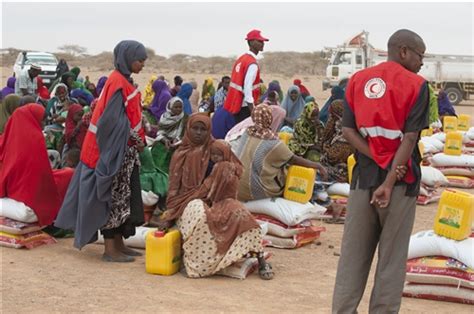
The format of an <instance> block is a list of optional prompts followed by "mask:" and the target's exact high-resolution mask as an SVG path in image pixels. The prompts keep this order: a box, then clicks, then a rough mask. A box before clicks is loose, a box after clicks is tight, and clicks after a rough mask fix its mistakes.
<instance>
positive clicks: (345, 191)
mask: <svg viewBox="0 0 474 314" xmlns="http://www.w3.org/2000/svg"><path fill="white" fill-rule="evenodd" d="M326 191H327V192H328V194H329V195H343V196H349V193H350V191H351V185H350V184H349V183H334V184H333V185H331V186H330V187H328V188H327V190H326Z"/></svg>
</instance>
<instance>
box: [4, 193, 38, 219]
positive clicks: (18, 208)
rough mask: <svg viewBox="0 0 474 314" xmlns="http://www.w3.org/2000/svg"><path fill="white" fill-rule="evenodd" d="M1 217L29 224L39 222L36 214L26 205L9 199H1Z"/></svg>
mask: <svg viewBox="0 0 474 314" xmlns="http://www.w3.org/2000/svg"><path fill="white" fill-rule="evenodd" d="M0 216H3V217H7V218H10V219H13V220H16V221H21V222H27V223H32V222H37V221H38V217H36V214H35V212H34V211H33V210H32V209H31V208H29V207H28V206H26V205H25V203H23V202H18V201H15V200H14V199H11V198H8V197H5V198H0Z"/></svg>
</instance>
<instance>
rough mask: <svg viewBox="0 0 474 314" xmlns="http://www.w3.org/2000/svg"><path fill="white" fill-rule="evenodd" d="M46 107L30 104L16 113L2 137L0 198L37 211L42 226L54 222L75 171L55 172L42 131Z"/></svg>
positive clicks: (0, 148) (0, 140)
mask: <svg viewBox="0 0 474 314" xmlns="http://www.w3.org/2000/svg"><path fill="white" fill-rule="evenodd" d="M44 112H45V110H44V107H43V106H41V105H38V104H27V105H25V106H22V107H20V108H18V109H16V110H15V112H13V114H12V116H11V117H10V119H9V120H8V122H7V124H6V126H5V131H4V133H3V134H2V135H1V136H0V197H9V198H11V199H14V200H16V201H19V202H23V203H25V204H26V205H27V206H28V207H30V208H31V209H33V211H34V212H35V214H36V216H37V217H38V222H39V224H40V225H41V226H47V225H50V224H52V223H53V221H54V220H55V219H56V216H57V214H58V211H59V208H60V206H61V203H62V201H63V199H64V196H65V194H66V191H67V188H68V185H69V182H70V180H71V178H72V175H73V173H74V170H72V169H70V168H66V169H62V170H52V169H51V166H50V161H49V159H48V153H47V152H46V143H45V140H44V136H43V132H42V130H41V126H42V121H43V117H44Z"/></svg>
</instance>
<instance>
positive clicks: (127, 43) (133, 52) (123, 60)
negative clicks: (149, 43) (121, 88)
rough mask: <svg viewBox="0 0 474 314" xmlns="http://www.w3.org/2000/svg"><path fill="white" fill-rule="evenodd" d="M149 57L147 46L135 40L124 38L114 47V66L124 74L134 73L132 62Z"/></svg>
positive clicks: (127, 75)
mask: <svg viewBox="0 0 474 314" xmlns="http://www.w3.org/2000/svg"><path fill="white" fill-rule="evenodd" d="M146 58H147V55H146V50H145V46H143V44H141V43H139V42H138V41H135V40H122V41H121V42H119V43H118V44H117V46H115V49H114V66H115V69H117V70H118V71H119V72H120V73H122V75H123V76H125V77H126V78H129V77H130V75H131V74H132V63H133V62H135V61H138V60H145V59H146Z"/></svg>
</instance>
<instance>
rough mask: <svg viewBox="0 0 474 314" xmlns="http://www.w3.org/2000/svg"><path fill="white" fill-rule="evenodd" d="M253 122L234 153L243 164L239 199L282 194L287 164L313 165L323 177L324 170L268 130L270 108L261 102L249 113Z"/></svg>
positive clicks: (270, 115) (270, 114) (324, 174)
mask: <svg viewBox="0 0 474 314" xmlns="http://www.w3.org/2000/svg"><path fill="white" fill-rule="evenodd" d="M252 119H253V121H254V122H255V124H254V125H253V126H251V127H249V128H248V129H247V131H246V132H245V133H244V134H243V135H242V139H241V142H240V144H239V147H238V148H237V150H236V155H237V156H238V158H239V159H240V161H241V162H242V164H244V166H245V168H244V172H243V174H242V178H241V179H240V183H239V193H238V197H239V200H241V201H250V200H258V199H264V198H269V197H278V196H282V195H283V190H284V188H285V181H286V171H285V170H286V169H285V167H286V166H287V165H299V166H303V167H308V168H315V169H317V170H318V172H320V174H321V176H322V177H323V178H325V177H326V175H327V173H326V170H325V169H324V167H322V166H321V165H320V164H319V163H316V162H312V161H310V160H306V159H304V158H302V157H299V156H297V155H295V154H294V153H293V152H292V151H291V150H290V149H289V148H288V147H287V146H286V145H285V144H284V143H283V142H282V141H280V140H279V139H278V137H277V136H276V134H275V133H274V132H273V131H272V130H271V129H270V126H271V124H272V113H271V109H270V107H269V106H268V105H266V104H261V105H259V106H257V107H255V109H254V110H253V112H252Z"/></svg>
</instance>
